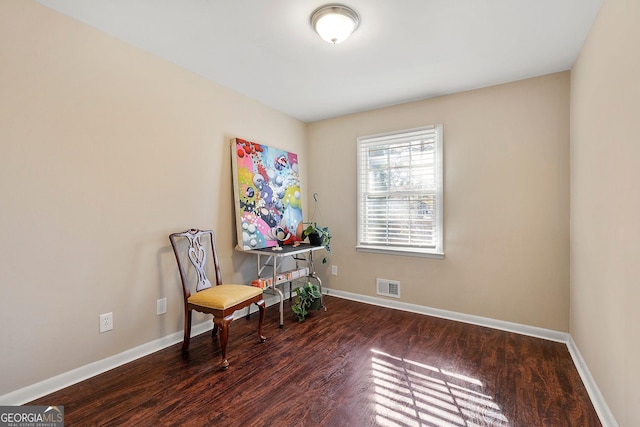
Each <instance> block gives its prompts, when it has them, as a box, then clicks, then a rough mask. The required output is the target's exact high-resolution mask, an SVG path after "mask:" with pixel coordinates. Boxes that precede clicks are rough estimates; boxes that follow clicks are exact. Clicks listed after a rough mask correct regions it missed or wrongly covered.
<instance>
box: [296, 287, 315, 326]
mask: <svg viewBox="0 0 640 427" xmlns="http://www.w3.org/2000/svg"><path fill="white" fill-rule="evenodd" d="M294 292H295V293H296V298H295V300H294V301H293V304H292V305H291V310H293V313H294V314H295V315H296V316H297V317H298V322H304V319H305V318H306V317H307V315H308V314H309V310H320V307H322V299H321V294H320V288H318V286H317V285H315V284H314V283H311V282H307V283H306V284H305V285H303V286H300V287H298V288H295V289H294Z"/></svg>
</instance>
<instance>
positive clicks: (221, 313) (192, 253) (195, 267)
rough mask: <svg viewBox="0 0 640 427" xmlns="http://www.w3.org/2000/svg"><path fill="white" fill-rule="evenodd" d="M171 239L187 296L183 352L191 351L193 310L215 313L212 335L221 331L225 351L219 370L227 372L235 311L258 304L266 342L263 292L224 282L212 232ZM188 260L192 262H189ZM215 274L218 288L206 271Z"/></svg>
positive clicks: (259, 335) (188, 232)
mask: <svg viewBox="0 0 640 427" xmlns="http://www.w3.org/2000/svg"><path fill="white" fill-rule="evenodd" d="M169 240H170V241H171V246H172V247H173V252H174V254H175V256H176V261H177V262H178V269H179V270H180V279H181V281H182V290H183V296H184V341H183V343H182V351H183V352H187V351H189V339H190V338H191V315H192V310H196V311H199V312H202V313H208V314H212V315H213V331H212V336H215V335H216V333H217V332H218V331H219V332H220V347H221V349H222V360H221V362H220V368H221V369H223V370H224V369H227V368H228V367H229V362H228V361H227V343H228V339H229V324H230V323H231V321H232V320H233V313H234V312H235V311H236V310H240V309H242V308H245V307H249V306H250V305H251V304H253V303H255V304H256V305H257V306H258V309H259V311H260V317H259V320H258V337H259V340H260V342H264V341H265V340H266V338H265V337H264V336H263V335H262V323H263V321H264V310H265V302H264V299H263V297H262V289H260V288H257V287H255V286H247V285H237V284H223V283H222V274H221V273H220V265H219V263H218V256H217V254H216V250H215V241H214V234H213V231H211V230H197V229H191V230H187V231H184V232H182V233H173V234H171V235H170V236H169ZM204 240H209V242H210V247H211V253H210V256H207V243H206V241H204ZM203 241H204V242H203ZM187 259H188V260H189V261H191V262H187ZM207 259H212V260H213V264H212V265H211V264H210V265H208V266H207V265H206V262H207ZM212 271H213V272H214V274H215V279H216V280H215V286H213V285H212V284H211V282H210V281H209V279H208V277H207V272H212ZM194 284H195V286H194ZM193 288H195V293H193V294H192V293H191V289H193Z"/></svg>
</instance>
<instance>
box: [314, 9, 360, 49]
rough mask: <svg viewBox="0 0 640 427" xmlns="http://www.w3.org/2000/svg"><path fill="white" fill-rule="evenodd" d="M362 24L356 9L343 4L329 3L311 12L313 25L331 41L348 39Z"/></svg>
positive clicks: (323, 36)
mask: <svg viewBox="0 0 640 427" xmlns="http://www.w3.org/2000/svg"><path fill="white" fill-rule="evenodd" d="M358 25H360V17H358V14H357V13H356V12H355V10H353V9H351V8H349V7H347V6H344V5H341V4H328V5H325V6H322V7H319V8H317V9H316V10H314V11H313V13H312V14H311V26H312V27H313V29H314V30H316V33H318V34H319V35H320V37H322V39H323V40H326V41H327V42H329V43H333V44H337V43H340V42H342V41H344V40H346V39H347V37H349V36H350V35H351V33H353V32H354V31H355V30H356V28H358Z"/></svg>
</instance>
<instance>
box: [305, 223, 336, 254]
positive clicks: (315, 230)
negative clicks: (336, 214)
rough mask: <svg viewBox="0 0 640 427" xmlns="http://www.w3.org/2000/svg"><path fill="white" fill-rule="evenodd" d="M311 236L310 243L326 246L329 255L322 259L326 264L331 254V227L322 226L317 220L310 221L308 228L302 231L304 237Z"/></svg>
mask: <svg viewBox="0 0 640 427" xmlns="http://www.w3.org/2000/svg"><path fill="white" fill-rule="evenodd" d="M307 237H308V238H309V243H310V244H312V245H313V246H324V247H325V249H326V251H327V256H325V257H324V258H323V259H322V263H323V264H326V263H327V260H328V259H329V255H331V233H329V227H322V226H320V225H318V224H317V223H315V222H312V223H309V225H307V228H305V229H304V230H303V231H302V238H303V239H306V238H307Z"/></svg>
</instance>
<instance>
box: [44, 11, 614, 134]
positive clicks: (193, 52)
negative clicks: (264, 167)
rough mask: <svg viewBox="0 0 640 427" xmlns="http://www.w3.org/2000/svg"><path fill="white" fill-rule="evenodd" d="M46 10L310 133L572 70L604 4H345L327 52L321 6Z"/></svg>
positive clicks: (327, 45) (327, 46)
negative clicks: (351, 27) (350, 30)
mask: <svg viewBox="0 0 640 427" xmlns="http://www.w3.org/2000/svg"><path fill="white" fill-rule="evenodd" d="M37 1H38V2H39V3H41V4H43V5H46V6H48V7H50V8H53V9H55V10H58V11H60V12H62V13H64V14H66V15H69V16H71V17H74V18H76V19H78V20H80V21H83V22H85V23H87V24H89V25H91V26H93V27H96V28H98V29H100V30H102V31H104V32H106V33H108V34H111V35H113V36H114V37H116V38H118V39H121V40H123V41H125V42H127V43H129V44H132V45H134V46H137V47H139V48H141V49H144V50H146V51H149V52H151V53H153V54H155V55H157V56H159V57H162V58H164V59H166V60H168V61H171V62H173V63H175V64H178V65H180V66H182V67H185V68H187V69H190V70H192V71H194V72H195V73H198V74H200V75H202V76H204V77H206V78H208V79H210V80H212V81H215V82H217V83H219V84H221V85H223V86H226V87H228V88H231V89H233V90H235V91H237V92H240V93H242V94H244V95H246V96H248V97H251V98H253V99H256V100H258V101H260V102H262V103H264V104H266V105H269V106H271V107H273V108H275V109H277V110H279V111H282V112H284V113H286V114H289V115H291V116H293V117H296V118H298V119H300V120H302V121H305V122H311V121H316V120H320V119H324V118H329V117H335V116H340V115H343V114H348V113H352V112H358V111H364V110H369V109H373V108H377V107H381V106H386V105H393V104H398V103H402V102H406V101H412V100H417V99H423V98H430V97H434V96H438V95H444V94H449V93H455V92H460V91H464V90H469V89H475V88H480V87H486V86H491V85H495V84H500V83H505V82H509V81H515V80H520V79H524V78H529V77H534V76H540V75H544V74H549V73H553V72H557V71H564V70H568V69H570V68H571V67H572V65H573V63H574V61H575V59H576V57H577V55H578V52H579V50H580V48H581V46H582V43H583V42H584V40H585V38H586V36H587V34H588V32H589V30H590V28H591V25H592V23H593V21H594V19H595V16H596V14H597V12H598V10H599V8H600V5H601V4H602V0H345V2H344V4H346V5H348V6H350V7H352V8H353V9H355V10H356V11H357V12H358V13H359V15H360V18H361V23H360V27H359V28H358V30H357V31H356V32H355V33H354V34H353V35H352V36H351V37H350V38H349V39H347V40H346V41H345V42H343V43H341V44H338V45H330V44H328V43H326V42H325V41H323V40H322V39H320V37H318V35H317V34H316V33H315V32H314V31H313V30H312V28H311V25H310V23H309V19H310V15H311V12H313V10H315V9H316V8H317V7H319V6H321V5H323V4H325V3H328V2H325V1H323V0H37Z"/></svg>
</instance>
